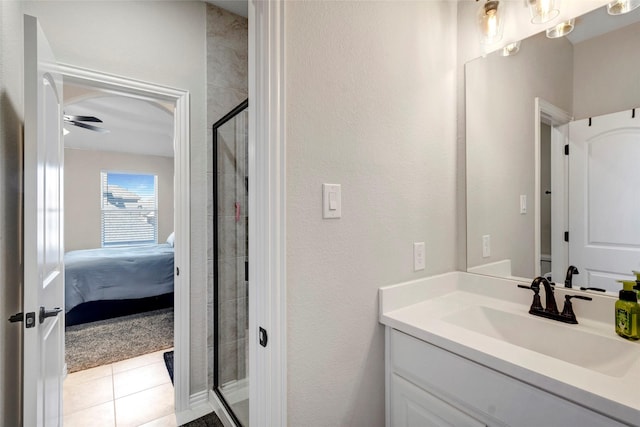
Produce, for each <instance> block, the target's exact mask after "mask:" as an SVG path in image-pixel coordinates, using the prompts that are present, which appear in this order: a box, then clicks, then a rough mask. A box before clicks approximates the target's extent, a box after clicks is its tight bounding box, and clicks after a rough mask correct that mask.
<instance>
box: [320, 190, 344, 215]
mask: <svg viewBox="0 0 640 427" xmlns="http://www.w3.org/2000/svg"><path fill="white" fill-rule="evenodd" d="M341 216H342V189H341V186H340V184H322V218H340V217H341Z"/></svg>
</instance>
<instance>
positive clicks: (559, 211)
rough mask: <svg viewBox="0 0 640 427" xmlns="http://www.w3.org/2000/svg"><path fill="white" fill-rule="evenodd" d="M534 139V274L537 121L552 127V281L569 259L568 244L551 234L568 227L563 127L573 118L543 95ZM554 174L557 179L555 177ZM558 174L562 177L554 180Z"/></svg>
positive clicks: (538, 101)
mask: <svg viewBox="0 0 640 427" xmlns="http://www.w3.org/2000/svg"><path fill="white" fill-rule="evenodd" d="M534 115H535V137H534V138H535V141H534V147H535V148H534V157H535V168H534V170H535V172H534V174H535V179H534V182H535V188H534V204H535V214H534V215H535V217H534V272H535V276H536V277H537V276H539V275H540V274H541V271H540V250H541V241H540V230H541V225H540V220H541V213H540V200H541V197H540V192H541V191H542V188H541V185H540V176H541V164H542V161H541V158H540V146H541V141H540V139H541V132H540V124H542V123H545V124H547V125H549V126H551V195H552V199H551V200H552V205H551V224H556V226H555V227H553V228H552V234H551V245H552V249H551V257H552V262H551V271H552V272H553V276H554V277H553V280H554V281H557V280H560V278H559V277H556V276H557V275H558V274H559V272H562V271H564V270H565V269H566V268H567V265H568V259H569V246H568V245H567V244H566V243H565V242H564V241H563V238H562V237H561V235H560V234H559V233H557V232H556V233H554V231H556V230H557V229H558V228H559V229H560V230H568V228H567V227H568V212H569V209H568V206H569V204H568V203H569V202H568V197H567V188H568V181H569V168H568V161H567V159H566V156H565V155H564V146H565V145H566V144H568V143H569V133H568V127H567V126H563V125H566V124H567V123H569V122H570V121H571V120H573V117H572V116H571V114H569V113H567V112H566V111H564V110H563V109H561V108H559V107H556V106H555V105H553V104H552V103H550V102H548V101H545V100H544V99H542V98H538V97H536V98H535V110H534ZM554 177H556V178H554ZM558 177H561V178H562V179H557V178H558ZM554 198H555V199H556V200H561V203H560V204H557V203H556V204H553V199H554Z"/></svg>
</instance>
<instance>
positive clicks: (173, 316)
mask: <svg viewBox="0 0 640 427" xmlns="http://www.w3.org/2000/svg"><path fill="white" fill-rule="evenodd" d="M59 69H60V72H61V73H62V74H63V75H64V79H65V80H64V81H65V90H66V89H67V88H70V89H71V94H70V95H71V96H72V97H73V96H75V98H74V100H75V101H76V102H72V103H69V104H68V103H67V102H65V114H67V115H68V116H75V117H67V119H69V120H74V121H78V122H80V123H81V126H79V127H80V128H82V127H83V126H82V124H86V123H90V124H91V126H95V127H99V128H103V129H105V130H111V129H109V125H108V123H107V121H106V120H104V121H103V123H99V122H93V121H89V122H87V121H83V120H82V119H86V117H80V118H78V116H82V115H83V114H82V112H81V111H82V108H83V105H84V104H86V102H94V101H95V99H96V98H97V97H101V98H102V100H103V101H104V100H109V99H111V98H115V97H120V98H121V99H120V101H122V100H124V104H126V103H129V104H131V105H133V106H134V107H132V109H131V111H130V114H131V115H132V116H133V117H136V114H138V113H140V111H141V109H144V108H147V109H149V111H152V110H155V111H156V113H158V114H157V116H159V117H160V116H164V118H165V119H167V118H168V127H167V126H164V128H163V129H164V132H165V133H167V135H165V136H166V137H167V138H166V139H167V140H168V141H169V143H168V147H167V144H164V147H155V148H156V149H159V150H160V151H159V152H157V153H155V154H156V155H154V156H152V157H153V158H154V162H155V163H157V164H161V165H162V167H157V165H156V167H155V169H157V170H158V172H157V173H153V171H151V169H154V168H153V167H150V166H149V164H146V165H145V167H142V168H141V167H139V165H140V162H138V166H136V161H135V159H138V161H139V159H140V157H139V156H142V155H143V154H142V153H133V154H132V153H128V154H123V153H111V154H107V153H108V150H106V149H105V150H104V151H103V152H100V154H98V155H97V157H100V158H101V164H103V165H104V164H105V163H104V161H105V159H106V157H109V156H112V157H114V158H115V159H116V160H113V159H112V160H113V162H115V163H110V164H111V165H114V166H106V167H105V166H101V167H100V168H99V169H100V170H99V171H97V172H96V173H97V174H98V175H99V177H98V178H96V179H95V180H93V181H92V182H86V183H84V184H85V185H90V186H93V187H94V188H93V190H94V191H98V192H99V194H100V195H99V196H96V197H95V198H93V199H92V200H93V201H95V205H98V206H101V208H100V209H98V210H101V212H98V213H97V214H96V215H94V216H98V217H99V221H98V222H99V225H98V226H99V228H100V233H99V234H100V235H99V241H98V243H97V245H98V246H99V247H100V248H101V249H112V247H110V246H113V248H115V247H118V246H119V245H120V244H121V243H125V244H126V243H130V242H124V241H123V240H122V236H121V234H122V233H120V232H119V230H122V229H125V228H127V227H129V225H131V224H133V223H136V224H137V223H142V227H139V228H138V229H137V230H138V231H134V232H132V233H126V234H128V235H130V236H134V237H133V238H132V239H133V240H136V239H138V242H139V243H140V242H142V243H147V244H148V245H140V246H136V247H135V248H136V249H135V250H139V249H141V248H143V247H144V248H145V250H147V249H151V250H158V251H160V252H163V254H162V255H159V254H155V253H154V254H150V255H148V257H149V259H147V261H149V260H151V262H152V263H154V262H156V263H159V264H157V265H156V267H158V266H159V268H157V270H160V271H161V272H162V273H161V275H160V276H162V277H159V278H158V279H157V280H156V283H155V284H153V286H157V285H160V290H152V291H150V292H151V294H149V293H148V292H147V293H145V292H146V291H142V293H140V292H139V291H141V287H140V286H137V287H136V289H135V291H134V294H133V295H131V296H133V298H126V295H125V297H124V298H123V297H122V296H120V297H118V298H123V299H124V300H125V301H124V303H122V300H120V301H118V303H117V304H115V305H113V304H111V303H112V302H113V301H110V299H117V298H111V296H112V295H107V292H103V294H104V295H103V296H104V297H106V298H107V301H106V302H105V301H98V302H94V301H92V303H96V304H98V306H97V308H96V306H93V307H89V310H88V312H89V314H90V315H95V314H96V313H99V315H103V314H106V317H107V318H110V317H111V316H113V314H114V313H115V314H116V315H122V314H125V315H126V316H125V317H118V319H126V320H127V321H129V322H130V324H131V325H133V326H130V329H131V330H133V331H134V333H135V334H137V335H136V336H137V337H138V338H132V340H138V341H141V339H140V337H145V338H147V341H150V342H151V344H156V343H154V342H153V341H155V339H151V340H148V338H149V336H148V335H149V334H153V333H155V332H153V330H152V329H153V328H152V327H151V326H150V325H151V323H154V322H155V323H156V324H157V326H159V327H160V329H161V330H162V335H166V334H167V333H168V334H170V335H171V338H173V339H172V341H173V346H174V347H173V348H174V350H173V354H172V356H173V357H172V358H171V357H170V355H169V356H168V355H167V354H165V353H168V352H169V351H170V350H171V348H170V347H171V346H167V345H166V344H162V343H161V344H160V347H167V348H162V349H160V350H158V349H157V348H155V349H153V348H151V349H146V350H145V349H143V351H142V352H143V353H144V354H143V355H140V356H139V357H137V358H135V359H129V360H127V361H126V362H127V363H124V362H116V363H113V364H111V363H109V364H107V365H103V366H102V367H101V368H98V369H94V370H86V371H80V372H79V373H83V372H84V375H85V376H87V375H88V376H89V377H90V376H91V375H94V376H95V375H97V376H99V377H101V378H103V379H104V382H108V381H111V383H112V387H111V389H112V393H113V394H112V396H113V397H114V399H113V402H112V404H111V408H112V411H113V408H115V407H117V405H118V404H117V402H116V399H117V397H118V396H115V394H116V393H121V394H122V393H125V394H127V396H133V395H134V392H142V391H146V390H148V389H151V388H156V389H157V388H162V389H163V390H162V392H163V393H164V394H163V396H164V397H163V398H162V399H161V400H162V401H163V405H164V407H163V408H162V409H161V410H160V412H158V413H156V415H162V416H165V415H170V417H173V419H174V420H175V416H174V415H173V414H174V413H178V412H180V411H184V410H186V409H187V408H188V403H189V375H188V360H189V356H188V354H189V329H188V328H189V291H190V290H189V271H190V258H189V253H190V251H189V248H190V237H189V229H190V225H189V222H190V217H189V176H190V171H189V149H188V136H189V132H188V123H189V112H188V93H187V92H185V91H180V90H175V89H171V88H166V87H162V86H157V85H153V84H150V83H145V82H139V81H133V80H128V79H125V78H122V77H118V76H111V75H107V74H103V73H98V72H94V71H90V70H85V69H80V68H75V67H71V66H59ZM124 104H122V103H121V104H119V105H124ZM74 105H75V107H78V108H80V110H78V111H76V110H74V109H73V108H74ZM84 106H86V105H84ZM67 109H68V110H69V111H66V110H67ZM123 109H124V110H126V108H124V107H123ZM101 111H103V113H100V115H102V114H103V115H105V116H108V108H107V109H105V110H101ZM89 115H90V116H92V114H89ZM98 115H99V114H96V115H95V116H98ZM156 118H157V117H156ZM165 121H166V120H165ZM134 126H135V125H134ZM154 126H155V127H156V128H160V126H159V124H158V123H155V125H154ZM65 127H66V128H68V129H67V131H69V132H72V133H73V132H75V133H76V134H77V135H80V131H83V132H85V134H86V131H87V129H86V128H85V129H80V130H78V129H76V127H77V126H75V125H74V124H72V123H69V121H66V122H65ZM138 130H139V129H138ZM97 133H99V132H97ZM113 133H115V132H113ZM69 139H70V140H71V138H69ZM80 139H87V138H80ZM153 139H155V140H156V141H158V139H159V137H158V135H155V137H154V138H153ZM74 143H76V144H81V143H82V141H80V142H79V141H75V142H74ZM101 143H102V144H103V145H107V144H108V143H107V141H106V140H105V141H102V142H101ZM125 145H129V146H133V145H134V144H133V143H132V142H131V141H128V142H125ZM69 149H70V150H73V151H70V152H71V153H73V154H72V155H73V156H74V157H78V156H77V154H78V153H80V152H81V151H82V147H77V146H74V147H69ZM147 149H148V147H147ZM65 150H66V148H65ZM162 150H164V151H162ZM169 151H170V154H169ZM82 154H86V153H82ZM69 157H70V158H71V157H72V156H69ZM93 157H96V153H95V152H94V153H93ZM123 157H128V158H129V162H130V163H128V164H127V163H117V161H122V158H123ZM80 158H81V160H80V163H84V164H86V163H88V162H87V161H84V160H82V158H85V156H80ZM154 162H151V163H154ZM74 163H75V164H77V163H78V159H74ZM119 165H120V166H119ZM67 166H70V167H71V166H72V164H71V162H69V164H68V165H67ZM94 172H95V171H94ZM94 175H95V174H94ZM77 180H80V181H82V179H81V178H79V179H77ZM87 181H88V180H87ZM145 182H146V183H147V184H148V185H147V190H144V191H146V193H144V194H142V197H138V200H133V198H135V197H132V193H135V191H132V188H133V187H134V186H138V188H139V186H142V185H143V184H144V183H145ZM127 183H128V184H127ZM128 185H129V186H130V187H131V188H128V187H127V186H128ZM169 187H171V189H172V191H171V192H166V191H164V190H166V189H168V188H169ZM96 189H98V190H96ZM114 189H115V191H113V190H114ZM149 189H150V190H149ZM141 191H142V190H141ZM171 193H173V194H171ZM140 195H141V194H137V196H140ZM151 196H155V201H150V200H151V199H152V197H151ZM90 203H91V200H87V201H86V204H90ZM116 207H123V208H132V209H131V210H132V211H134V210H135V211H136V212H125V211H127V209H116ZM66 211H69V207H66ZM127 214H131V215H132V216H131V215H130V216H127V217H126V218H125V216H126V215H127ZM114 215H115V217H114ZM163 218H164V219H163ZM94 220H95V218H94ZM109 221H111V222H109ZM109 224H111V225H113V226H112V227H111V226H109ZM77 225H78V222H77V221H76V222H74V223H73V224H68V226H67V228H69V226H71V227H75V226H77ZM125 225H126V227H125ZM78 228H80V227H78ZM94 234H95V233H94ZM94 239H95V236H94ZM119 239H120V240H119ZM125 240H127V239H125ZM82 244H84V245H85V246H86V245H87V243H86V242H84V243H80V245H82ZM93 244H94V246H95V242H93ZM72 245H77V243H73V242H72ZM169 247H171V248H170V249H169ZM131 248H134V247H133V246H131ZM69 249H76V248H75V247H68V248H67V250H69ZM169 252H172V258H173V259H172V260H171V264H170V265H169V263H168V261H167V259H166V254H167V253H169ZM144 257H147V255H144V256H142V257H141V258H140V259H142V258H144ZM145 259H146V258H145ZM161 259H162V260H161ZM136 262H138V261H137V260H136ZM105 268H107V267H105ZM129 273H133V274H134V275H135V270H130V271H129ZM141 276H148V274H141ZM138 279H139V277H138ZM165 279H171V281H172V282H173V283H171V285H169V284H168V283H167V282H166V280H165ZM126 280H127V279H126V278H121V279H119V280H118V281H119V282H124V281H126ZM133 281H136V280H135V279H134V280H133ZM138 282H139V281H138ZM149 286H152V284H151V283H149ZM163 286H164V287H163ZM168 286H170V287H171V288H172V289H175V291H173V290H171V292H167V290H168ZM103 291H104V289H103ZM125 292H126V291H125ZM103 303H105V304H106V306H104V305H103ZM81 306H82V305H79V306H78V307H76V308H81ZM171 307H173V308H171ZM76 308H74V310H75V309H76ZM103 310H104V312H103ZM149 310H152V311H149ZM86 311H87V310H85V313H81V316H82V315H86V314H87V313H86ZM140 312H142V313H140ZM149 314H153V315H154V316H155V317H154V318H153V320H152V321H150V320H149V319H150V317H148V318H144V319H142V317H145V316H147V315H149ZM71 319H72V321H74V322H75V321H77V320H78V319H77V318H74V317H71ZM81 320H82V319H81ZM90 320H95V319H90ZM105 320H106V321H108V319H99V320H98V322H92V323H99V322H103V321H105ZM172 320H173V322H172ZM171 322H172V323H173V325H171V324H168V323H171ZM135 325H138V326H135ZM140 325H142V326H140ZM100 326H101V327H102V326H104V325H100ZM71 328H73V326H71ZM144 328H146V329H145V330H143V329H144ZM124 356H127V355H124ZM125 365H127V366H125ZM185 365H186V366H185ZM171 368H173V369H172V375H173V378H172V380H173V386H172V385H171V382H170V380H169V378H170V377H169V375H168V373H169V370H171ZM122 369H127V370H129V369H131V372H130V373H133V372H134V371H135V372H137V373H138V374H139V375H142V377H145V378H146V379H147V381H149V380H150V381H151V382H154V381H155V382H159V383H158V384H150V383H149V384H146V385H143V384H141V383H140V382H139V381H131V380H127V381H126V382H128V383H131V382H133V383H138V385H137V386H134V388H130V386H126V385H122V387H120V388H121V391H120V392H117V390H116V376H117V375H119V373H120V372H118V371H119V370H122ZM90 371H92V372H90ZM106 371H109V372H108V373H109V375H108V376H107V375H106V373H107V372H106ZM185 372H187V374H186V375H185ZM72 375H74V374H72ZM107 377H109V379H107ZM160 380H162V381H160ZM72 382H73V381H72ZM121 383H122V384H124V382H122V381H121ZM160 383H161V384H160ZM65 386H66V382H65ZM127 387H129V390H128V391H127V390H126V389H127ZM136 387H137V388H140V387H143V388H144V389H145V390H134V389H135V388H136ZM156 391H157V390H156ZM147 394H149V393H147ZM139 397H140V398H143V397H144V396H143V394H140V396H139ZM147 398H149V399H152V398H151V397H149V396H147ZM101 399H103V400H104V399H105V397H104V396H102V397H101ZM134 400H135V399H129V401H132V402H133V401H134ZM104 403H106V402H104ZM102 406H103V407H104V408H106V407H108V405H106V404H105V405H102ZM130 406H132V407H133V408H135V409H136V411H137V412H138V413H140V412H141V411H140V409H141V406H140V404H139V403H138V404H133V405H130ZM147 406H150V405H147ZM104 408H103V409H104ZM148 409H149V410H150V413H149V414H148V417H153V418H147V419H146V421H144V422H148V421H153V420H155V419H160V418H161V417H160V416H154V415H153V408H148ZM168 409H170V412H171V414H168V413H167V411H168ZM113 412H115V411H113ZM118 412H123V411H118ZM143 412H144V411H143ZM65 415H66V413H65ZM139 415H140V414H138V416H139ZM136 422H139V421H136ZM124 424H126V422H125V423H124Z"/></svg>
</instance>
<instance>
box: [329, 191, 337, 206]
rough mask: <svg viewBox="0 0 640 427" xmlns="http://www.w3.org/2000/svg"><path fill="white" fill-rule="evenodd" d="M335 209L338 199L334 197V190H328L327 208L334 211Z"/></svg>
mask: <svg viewBox="0 0 640 427" xmlns="http://www.w3.org/2000/svg"><path fill="white" fill-rule="evenodd" d="M336 209H338V199H337V197H336V192H335V191H330V192H329V210H330V211H335V210H336Z"/></svg>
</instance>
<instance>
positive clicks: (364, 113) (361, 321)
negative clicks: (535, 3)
mask: <svg viewBox="0 0 640 427" xmlns="http://www.w3.org/2000/svg"><path fill="white" fill-rule="evenodd" d="M285 6H286V12H285V16H286V21H285V34H286V42H285V53H286V64H285V76H286V94H287V95H286V115H287V126H286V129H287V133H286V143H287V153H286V155H287V164H286V167H287V212H286V215H287V282H288V283H287V318H288V329H287V334H288V335H287V341H288V353H287V359H288V365H287V368H288V417H289V418H288V421H289V425H291V426H381V425H384V376H383V373H384V340H383V328H382V326H381V325H380V324H379V323H378V321H377V316H378V297H377V290H378V287H380V286H383V285H388V284H392V283H396V282H401V281H404V280H409V279H415V278H419V277H424V276H428V275H432V274H435V273H440V272H444V271H451V270H453V269H454V268H455V254H456V229H455V228H456V227H455V225H456V203H455V196H456V183H455V178H456V176H455V156H456V135H455V130H456V128H455V114H456V110H455V92H456V87H455V78H456V57H455V55H456V52H455V43H456V4H455V2H438V1H436V2H414V1H406V2H404V1H395V2H317V1H305V2H287V3H286V5H285ZM322 183H338V184H342V218H341V219H334V220H323V219H322V210H321V200H322V197H321V194H322V191H321V189H322ZM417 241H424V242H426V263H427V268H426V270H424V271H419V272H414V271H413V242H417Z"/></svg>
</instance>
